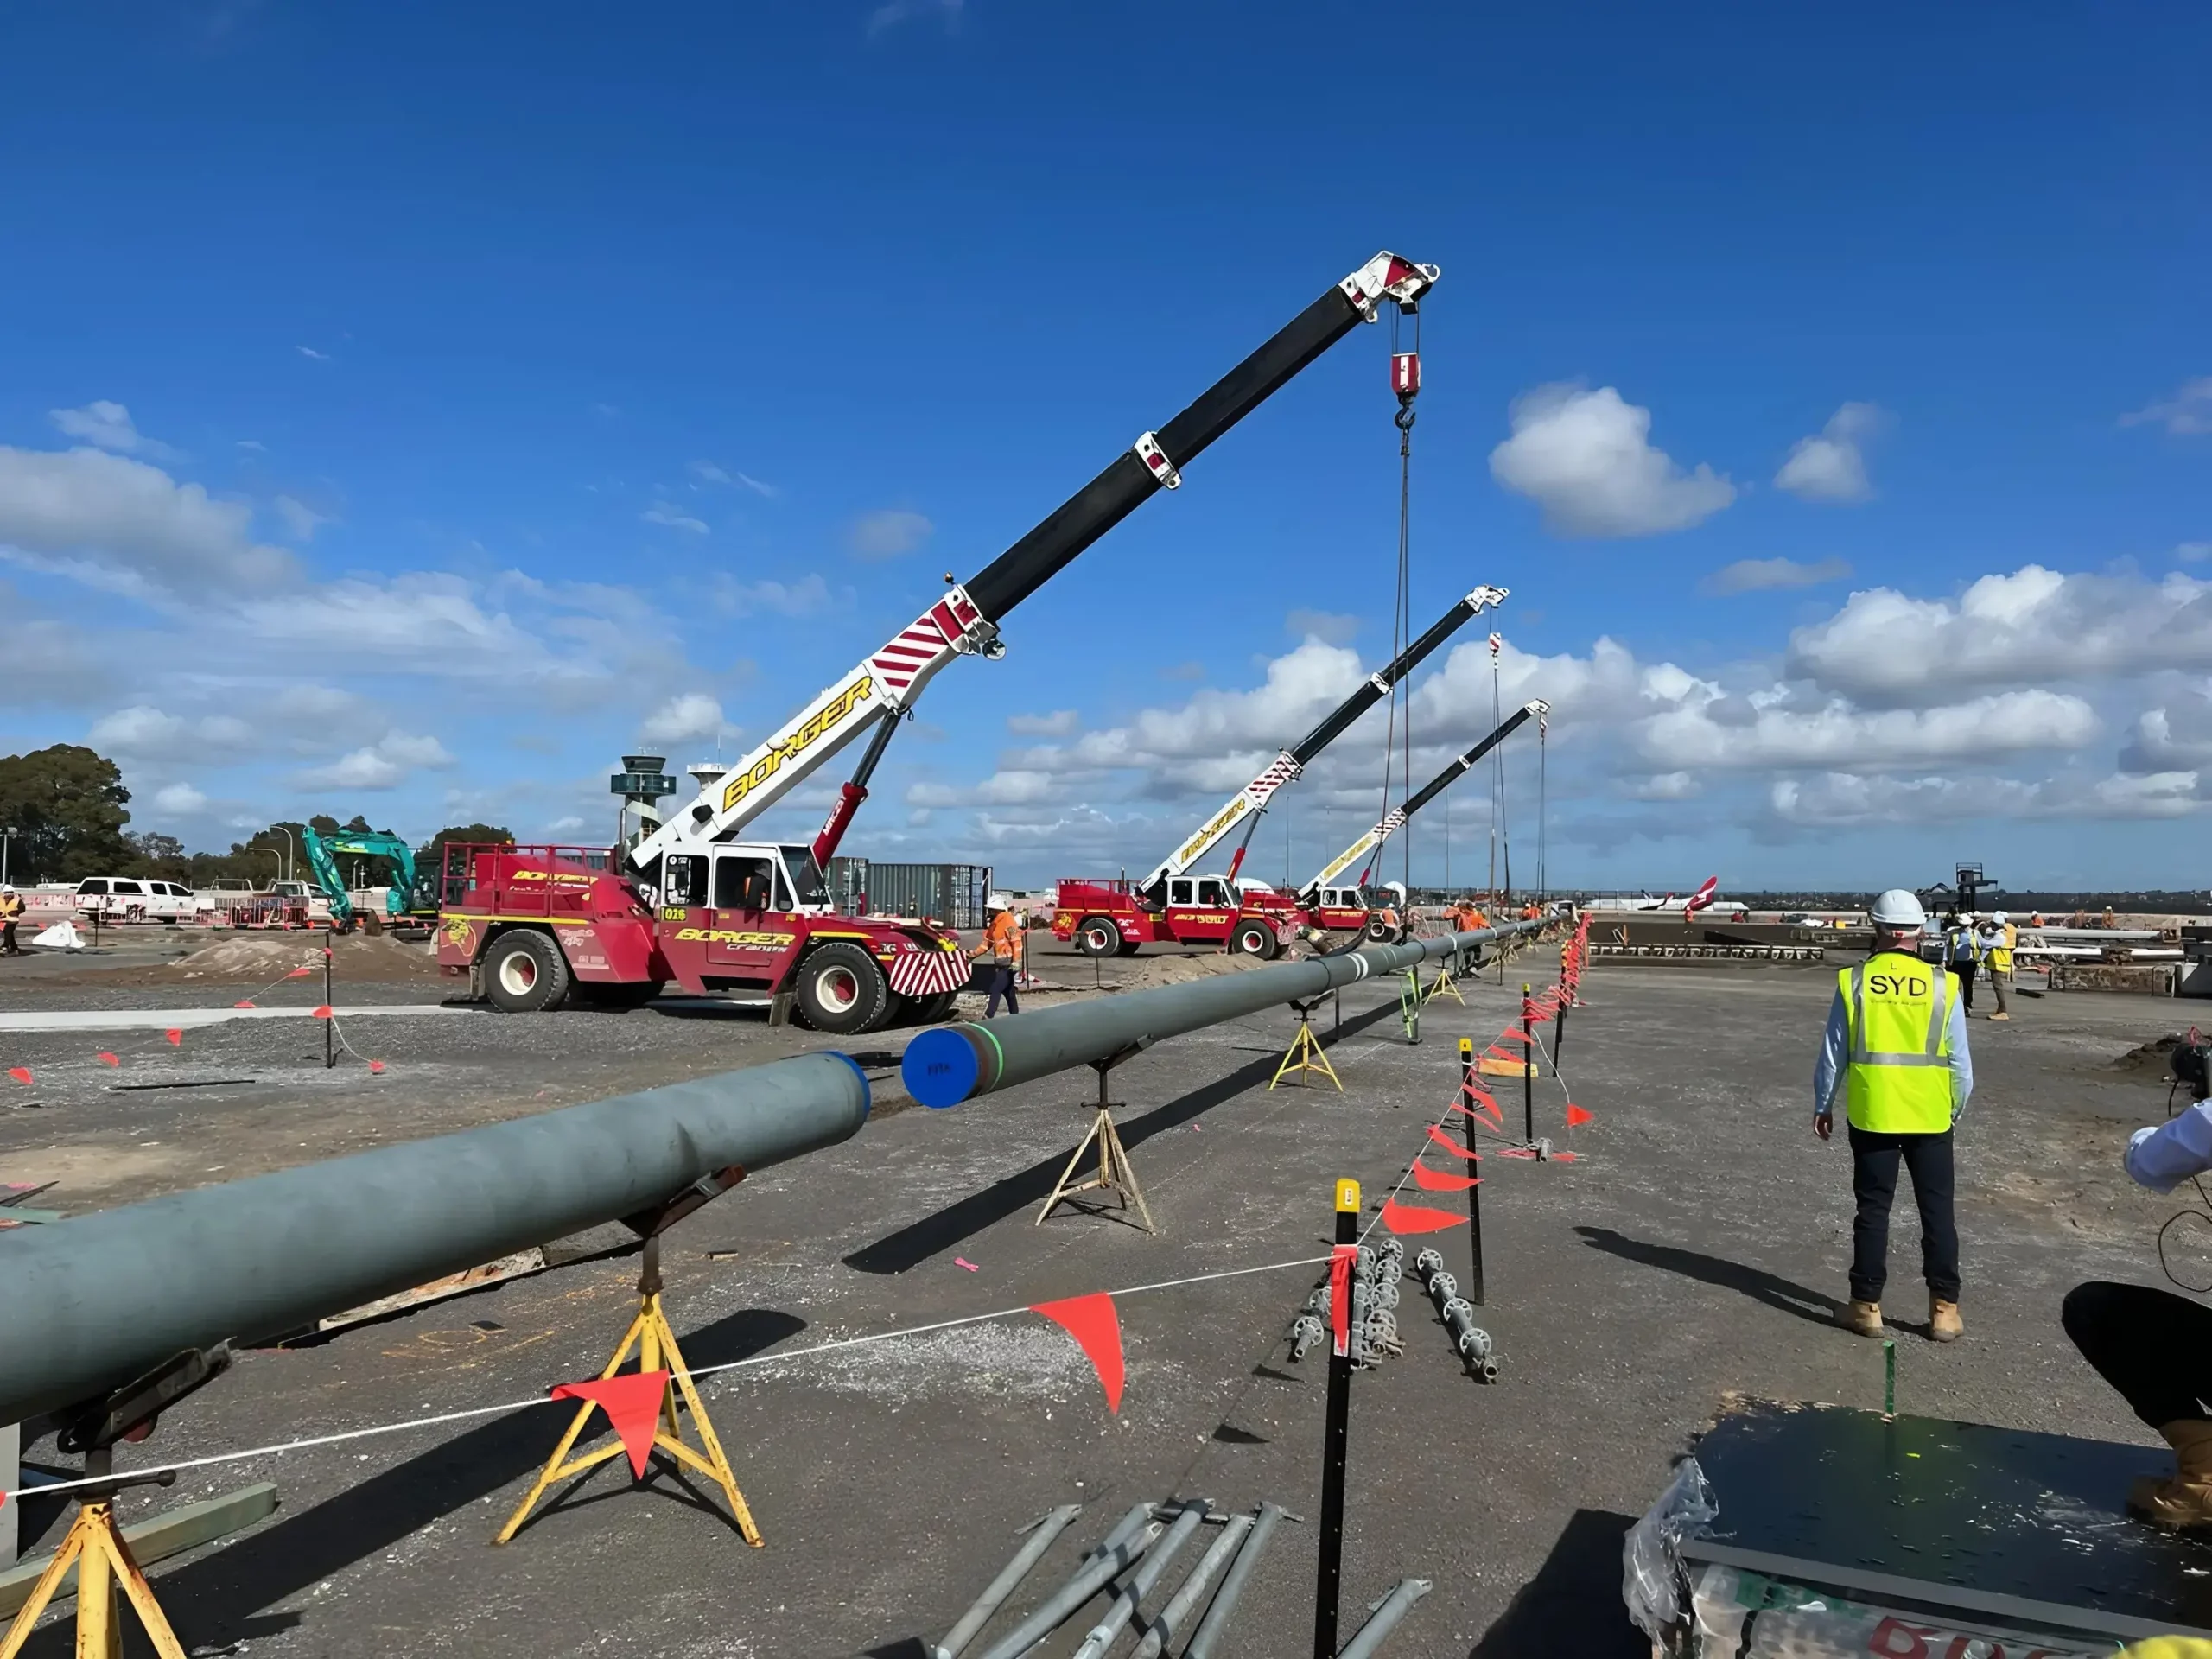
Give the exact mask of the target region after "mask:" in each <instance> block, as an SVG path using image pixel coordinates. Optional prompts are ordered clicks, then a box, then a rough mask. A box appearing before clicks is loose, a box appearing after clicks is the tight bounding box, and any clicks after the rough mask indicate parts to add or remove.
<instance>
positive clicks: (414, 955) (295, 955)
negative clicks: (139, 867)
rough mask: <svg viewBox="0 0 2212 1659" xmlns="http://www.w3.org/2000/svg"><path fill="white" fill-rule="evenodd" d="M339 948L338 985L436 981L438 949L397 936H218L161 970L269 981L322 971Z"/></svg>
mask: <svg viewBox="0 0 2212 1659" xmlns="http://www.w3.org/2000/svg"><path fill="white" fill-rule="evenodd" d="M326 943H327V944H329V945H330V946H331V948H332V950H334V951H335V952H336V955H334V957H332V959H331V973H332V976H334V978H335V979H336V980H337V981H338V982H339V983H340V984H344V983H346V982H347V981H349V980H357V979H360V980H394V979H425V978H429V979H435V977H437V972H438V959H437V954H436V952H435V950H433V949H432V948H431V947H430V946H429V945H428V944H402V943H401V942H400V941H399V940H397V939H392V938H368V937H367V936H365V935H362V934H340V935H338V936H337V937H335V938H332V937H331V936H329V935H327V934H321V933H315V934H305V933H265V934H262V935H260V936H258V937H246V938H228V939H221V940H218V941H217V942H216V943H215V944H211V945H207V946H206V947H204V948H203V949H201V950H195V951H194V952H193V953H192V954H191V955H190V956H188V957H181V958H179V959H178V960H177V961H175V962H173V963H169V964H168V966H167V967H166V968H163V969H161V970H160V971H161V972H162V975H163V976H165V977H168V978H170V979H206V980H223V981H229V982H236V983H238V984H254V985H263V984H266V983H267V982H269V981H270V980H272V979H278V978H281V977H282V976H283V975H285V974H286V973H288V972H289V971H290V970H291V969H295V968H312V969H315V972H316V973H317V974H320V973H321V971H322V947H323V945H324V944H326Z"/></svg>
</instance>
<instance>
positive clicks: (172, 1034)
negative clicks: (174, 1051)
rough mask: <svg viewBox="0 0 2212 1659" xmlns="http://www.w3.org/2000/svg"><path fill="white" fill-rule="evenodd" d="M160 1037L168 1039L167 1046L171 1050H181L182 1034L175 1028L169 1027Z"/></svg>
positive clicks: (182, 1043)
mask: <svg viewBox="0 0 2212 1659" xmlns="http://www.w3.org/2000/svg"><path fill="white" fill-rule="evenodd" d="M162 1036H164V1037H166V1038H168V1039H169V1046H170V1047H171V1048H182V1047H183V1046H184V1033H183V1032H182V1031H181V1030H179V1029H178V1028H177V1027H175V1026H172V1027H169V1028H168V1030H167V1031H165V1032H163V1033H162Z"/></svg>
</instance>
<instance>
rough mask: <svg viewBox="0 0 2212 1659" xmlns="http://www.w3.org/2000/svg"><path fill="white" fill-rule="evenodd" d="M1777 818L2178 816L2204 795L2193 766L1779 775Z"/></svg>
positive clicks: (1814, 822)
mask: <svg viewBox="0 0 2212 1659" xmlns="http://www.w3.org/2000/svg"><path fill="white" fill-rule="evenodd" d="M1770 804H1771V805H1772V807H1773V809H1774V813H1775V816H1776V817H1778V818H1780V819H1782V820H1783V822H1784V823H1793V824H1800V825H1804V826H1807V827H1809V828H1813V829H1823V830H1834V829H1849V828H1852V827H1853V826H1856V825H1862V824H1870V823H1934V822H1954V823H1955V822H1960V821H1963V820H1967V819H1974V818H2009V819H2016V820H2017V819H2022V818H2089V819H2120V818H2177V817H2184V816H2186V815H2188V814H2190V813H2193V812H2196V811H2198V810H2201V809H2202V804H2203V802H2202V798H2201V797H2200V794H2199V782H2198V778H2197V774H2196V772H2159V773H2156V774H2154V775H2152V776H2149V777H2142V778H2127V777H2118V776H2115V777H2108V778H2101V779H2072V778H2053V779H2042V780H2040V781H2036V782H2030V781H2026V780H2023V779H2012V778H1984V777H1975V778H1950V777H1940V776H1938V777H1926V778H1888V777H1873V778H1862V777H1856V776H1853V775H1852V774H1851V773H1848V772H1826V773H1822V774H1821V775H1819V776H1817V777H1814V778H1809V779H1795V778H1784V779H1778V780H1777V782H1776V783H1775V784H1774V785H1773V786H1772V789H1771V791H1770Z"/></svg>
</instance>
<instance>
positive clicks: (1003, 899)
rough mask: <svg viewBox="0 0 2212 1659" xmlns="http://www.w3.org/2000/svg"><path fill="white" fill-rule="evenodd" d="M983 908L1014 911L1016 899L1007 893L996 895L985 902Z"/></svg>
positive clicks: (992, 895) (970, 890) (971, 889)
mask: <svg viewBox="0 0 2212 1659" xmlns="http://www.w3.org/2000/svg"><path fill="white" fill-rule="evenodd" d="M974 891H975V889H974V888H973V887H970V888H969V892H970V893H973V892H974ZM983 908H984V909H985V910H1012V909H1013V908H1014V899H1012V898H1011V897H1010V896H1009V895H1007V894H1006V893H993V894H991V895H990V897H988V899H984V900H983Z"/></svg>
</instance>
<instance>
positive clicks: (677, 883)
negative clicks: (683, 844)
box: [661, 853, 707, 910]
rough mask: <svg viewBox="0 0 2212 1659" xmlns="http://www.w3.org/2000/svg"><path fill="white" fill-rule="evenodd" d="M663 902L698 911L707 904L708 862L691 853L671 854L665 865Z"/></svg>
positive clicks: (662, 885)
mask: <svg viewBox="0 0 2212 1659" xmlns="http://www.w3.org/2000/svg"><path fill="white" fill-rule="evenodd" d="M661 902H662V903H663V904H664V905H683V906H688V907H689V908H691V909H694V910H696V909H699V908H702V906H705V904H706V902H707V861H706V860H705V859H704V858H702V857H699V856H697V855H695V854H691V853H671V854H670V855H668V857H667V859H666V861H664V874H663V875H662V879H661Z"/></svg>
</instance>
